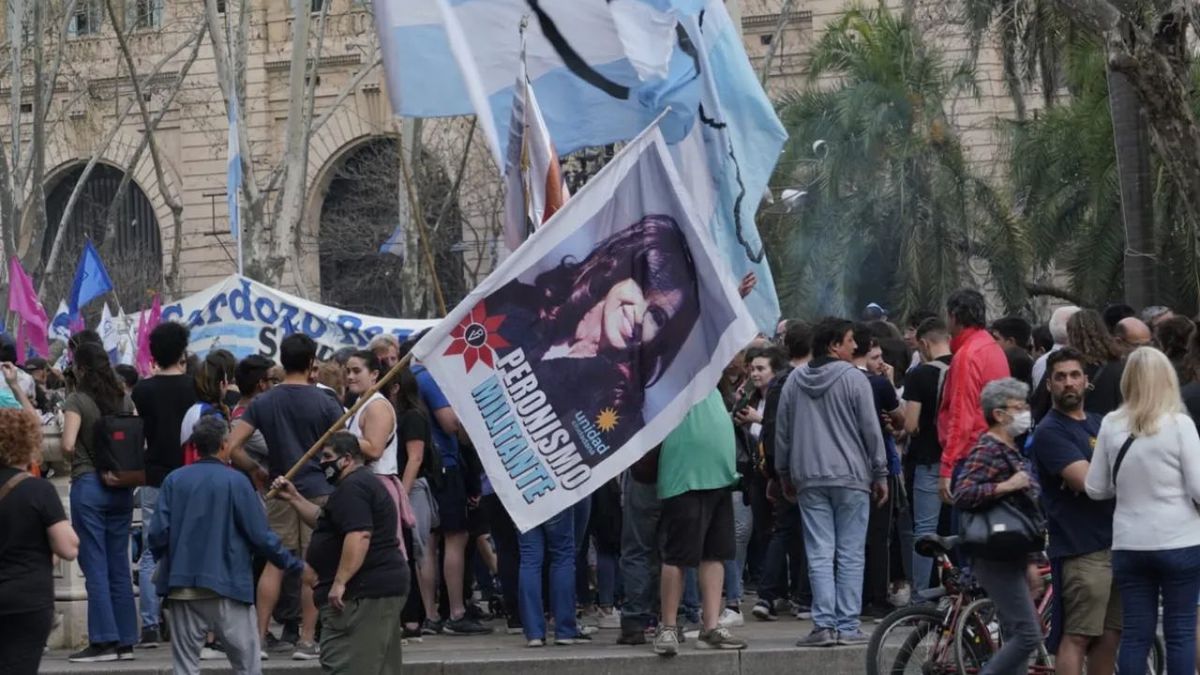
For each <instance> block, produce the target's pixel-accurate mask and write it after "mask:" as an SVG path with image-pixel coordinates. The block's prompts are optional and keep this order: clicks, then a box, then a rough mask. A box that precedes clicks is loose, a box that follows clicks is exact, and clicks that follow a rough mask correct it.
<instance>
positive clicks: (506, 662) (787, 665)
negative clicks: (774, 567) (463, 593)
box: [41, 616, 871, 675]
mask: <svg viewBox="0 0 1200 675" xmlns="http://www.w3.org/2000/svg"><path fill="white" fill-rule="evenodd" d="M493 625H495V626H496V627H497V630H498V631H500V632H499V633H498V634H493V635H491V636H487V637H478V638H470V637H452V636H436V637H427V638H425V639H424V640H423V642H421V643H410V644H409V645H408V646H406V647H405V648H404V672H405V673H406V674H411V675H501V674H503V675H508V674H510V673H522V675H564V674H569V675H643V674H644V675H650V674H653V675H673V674H676V673H678V674H681V675H683V674H686V675H766V674H768V673H772V674H774V673H820V675H852V674H853V675H858V674H860V673H862V672H864V670H865V654H866V649H865V648H864V647H837V648H831V649H798V648H796V647H795V646H794V643H795V641H796V640H797V639H798V638H799V637H800V636H801V635H802V634H807V633H808V631H809V629H810V624H809V623H808V622H805V621H795V620H791V619H786V620H781V621H779V622H776V623H762V622H758V621H755V620H754V619H753V618H751V617H749V616H747V624H746V625H745V626H744V627H743V628H739V629H735V633H737V634H738V635H739V636H741V637H743V638H745V639H746V640H748V641H749V642H750V647H749V648H748V649H747V650H745V651H743V652H740V653H739V652H714V651H709V650H698V649H696V648H695V646H694V643H693V642H691V641H689V642H688V643H687V644H685V645H683V646H682V648H681V650H680V654H679V656H677V657H675V658H674V659H669V660H668V659H663V658H660V657H658V656H655V655H654V653H653V652H652V651H651V648H650V645H649V644H647V645H645V646H641V647H625V646H620V645H617V644H616V639H617V631H615V630H603V631H600V632H599V633H597V634H596V635H594V636H593V640H594V642H593V643H592V644H590V645H586V646H584V645H576V646H570V647H544V648H542V649H529V648H527V647H525V646H524V640H523V639H522V638H521V636H514V635H505V634H503V626H504V624H503V622H493ZM863 628H864V631H866V630H869V629H870V628H871V626H864V627H863ZM263 667H264V670H265V671H267V672H283V671H287V672H288V673H319V672H320V667H319V666H318V665H317V663H315V662H302V661H285V660H282V659H280V658H278V657H277V658H276V659H275V660H271V661H267V662H264V663H263ZM41 672H42V673H54V674H57V673H144V674H149V673H170V672H171V664H170V655H169V649H166V648H160V649H157V650H147V651H139V652H138V654H137V660H135V661H122V662H117V663H101V664H73V663H68V662H67V660H66V652H52V653H50V654H48V655H47V656H46V658H45V659H44V660H43V661H42V668H41ZM204 672H205V673H228V672H231V671H230V669H229V664H228V663H226V662H225V661H207V662H205V664H204Z"/></svg>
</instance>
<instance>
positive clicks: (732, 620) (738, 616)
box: [717, 607, 746, 628]
mask: <svg viewBox="0 0 1200 675" xmlns="http://www.w3.org/2000/svg"><path fill="white" fill-rule="evenodd" d="M717 625H718V626H721V627H722V628H738V627H740V626H744V625H746V619H745V617H743V616H742V613H741V612H739V611H737V610H736V609H732V608H730V607H726V608H725V609H723V610H721V616H720V617H719V618H718V619H717Z"/></svg>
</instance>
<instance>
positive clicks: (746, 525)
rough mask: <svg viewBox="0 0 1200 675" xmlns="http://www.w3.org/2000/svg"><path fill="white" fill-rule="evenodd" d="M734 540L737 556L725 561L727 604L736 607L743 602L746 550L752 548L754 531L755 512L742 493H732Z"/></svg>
mask: <svg viewBox="0 0 1200 675" xmlns="http://www.w3.org/2000/svg"><path fill="white" fill-rule="evenodd" d="M732 498H733V539H734V542H735V544H736V551H737V553H736V555H735V557H734V559H733V560H726V561H725V603H726V604H728V605H736V604H738V603H740V602H741V601H742V574H743V573H745V571H746V549H747V548H749V546H750V535H751V534H752V533H753V531H754V511H752V510H751V509H750V505H749V504H746V503H744V500H743V497H742V492H741V491H740V490H739V491H737V492H734V493H732Z"/></svg>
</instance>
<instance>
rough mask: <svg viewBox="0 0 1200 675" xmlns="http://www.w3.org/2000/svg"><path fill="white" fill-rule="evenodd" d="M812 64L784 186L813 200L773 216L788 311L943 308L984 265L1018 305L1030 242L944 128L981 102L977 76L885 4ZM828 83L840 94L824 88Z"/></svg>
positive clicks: (793, 119) (786, 117)
mask: <svg viewBox="0 0 1200 675" xmlns="http://www.w3.org/2000/svg"><path fill="white" fill-rule="evenodd" d="M808 56H809V66H808V79H809V85H810V86H809V87H808V88H807V90H805V91H802V92H794V93H792V94H790V95H788V96H786V97H785V98H784V100H783V101H782V102H781V104H780V106H779V108H780V110H779V112H780V117H781V118H782V119H783V122H784V125H785V126H786V127H787V129H788V133H789V136H790V139H791V140H790V141H789V144H788V145H787V146H786V147H785V151H784V156H783V158H782V159H781V161H780V164H779V168H778V169H777V173H776V176H775V181H774V183H773V184H774V185H775V186H776V187H793V188H795V186H800V187H801V188H802V189H803V190H804V191H805V192H807V193H808V195H809V197H808V198H807V199H806V200H805V203H804V204H803V206H802V207H801V208H800V209H798V212H796V213H791V214H784V215H779V216H773V215H771V214H770V213H768V214H766V215H765V216H764V219H763V226H764V229H766V230H767V232H768V233H769V236H771V237H772V239H773V243H774V244H775V245H776V246H775V250H776V251H778V253H777V254H776V256H775V263H776V267H777V270H776V279H777V280H778V281H779V286H780V289H781V299H782V301H783V304H784V307H785V309H786V310H788V312H790V313H793V314H809V315H812V314H817V313H822V312H839V313H844V312H851V311H853V309H854V308H855V307H862V306H863V305H864V304H865V303H866V302H870V301H881V302H888V303H890V304H891V308H892V309H893V310H894V311H896V312H906V311H909V310H912V309H917V308H921V307H937V306H940V305H941V304H942V302H943V301H944V299H945V297H946V296H947V295H948V294H949V293H950V292H951V291H952V290H953V289H954V288H956V287H958V286H959V285H961V284H962V283H963V281H964V278H965V277H966V276H967V275H968V272H969V270H968V265H969V264H971V263H975V262H977V261H979V260H987V261H990V262H991V263H992V264H991V266H990V269H991V274H992V276H993V278H994V279H995V281H996V288H995V290H996V291H997V292H998V293H999V294H1000V295H1001V297H1002V298H1003V299H1004V300H1005V301H1006V303H1008V304H1009V305H1010V306H1011V305H1019V304H1020V303H1021V302H1022V301H1023V296H1024V286H1023V277H1024V271H1025V260H1026V245H1025V239H1024V233H1023V231H1022V229H1021V227H1019V225H1018V222H1017V220H1016V218H1015V217H1014V216H1013V214H1012V213H1011V212H1010V210H1009V209H1008V208H1007V201H1006V200H1005V199H1003V198H1002V197H1001V196H1000V195H998V194H997V193H996V192H995V191H994V190H993V189H992V188H991V187H990V186H989V185H988V184H987V183H986V182H985V181H983V180H981V179H980V178H978V177H977V176H975V175H973V174H972V172H971V170H970V168H969V167H968V164H967V160H966V157H965V153H964V150H963V147H962V144H961V143H960V141H959V139H958V137H957V136H956V135H955V132H954V130H953V129H952V128H951V125H950V124H949V122H948V121H947V116H946V103H947V101H948V100H950V99H951V98H952V97H953V96H955V95H957V94H958V93H959V92H963V91H966V92H974V93H976V94H977V92H976V91H975V83H974V77H973V72H972V70H971V69H970V68H969V67H966V66H959V67H950V66H949V65H948V64H947V63H946V60H945V59H944V58H943V55H942V53H941V52H940V51H938V50H937V49H935V48H933V47H931V46H929V45H926V44H925V43H924V42H923V40H922V38H921V35H920V32H919V31H917V30H916V29H914V27H913V25H912V24H911V23H910V22H909V21H908V20H906V19H905V18H904V17H903V16H897V15H894V14H892V13H891V12H890V11H889V10H888V9H886V8H885V7H880V8H878V9H851V10H849V11H848V12H846V13H845V14H844V15H843V16H842V17H840V18H839V19H838V20H836V21H835V22H834V23H832V24H831V25H830V26H829V27H828V29H827V32H826V33H825V34H824V35H823V36H822V37H821V39H820V40H819V41H818V42H817V44H816V45H814V47H813V49H812V50H811V52H810V54H809V55H808ZM834 78H836V79H834ZM826 79H829V80H831V81H832V82H834V84H833V85H832V86H829V87H826V88H820V87H817V86H815V85H817V84H818V83H819V82H822V81H823V80H826ZM817 140H820V141H822V143H819V144H816V145H814V141H817ZM881 296H882V297H881Z"/></svg>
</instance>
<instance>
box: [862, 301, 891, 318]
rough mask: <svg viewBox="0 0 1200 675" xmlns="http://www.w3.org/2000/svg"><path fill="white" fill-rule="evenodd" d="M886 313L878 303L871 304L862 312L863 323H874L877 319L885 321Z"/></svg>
mask: <svg viewBox="0 0 1200 675" xmlns="http://www.w3.org/2000/svg"><path fill="white" fill-rule="evenodd" d="M887 315H888V312H887V310H886V309H884V308H883V307H882V306H881V305H879V303H875V302H872V303H871V304H869V305H867V307H866V309H864V310H863V320H864V321H875V320H877V319H886V318H887Z"/></svg>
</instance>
